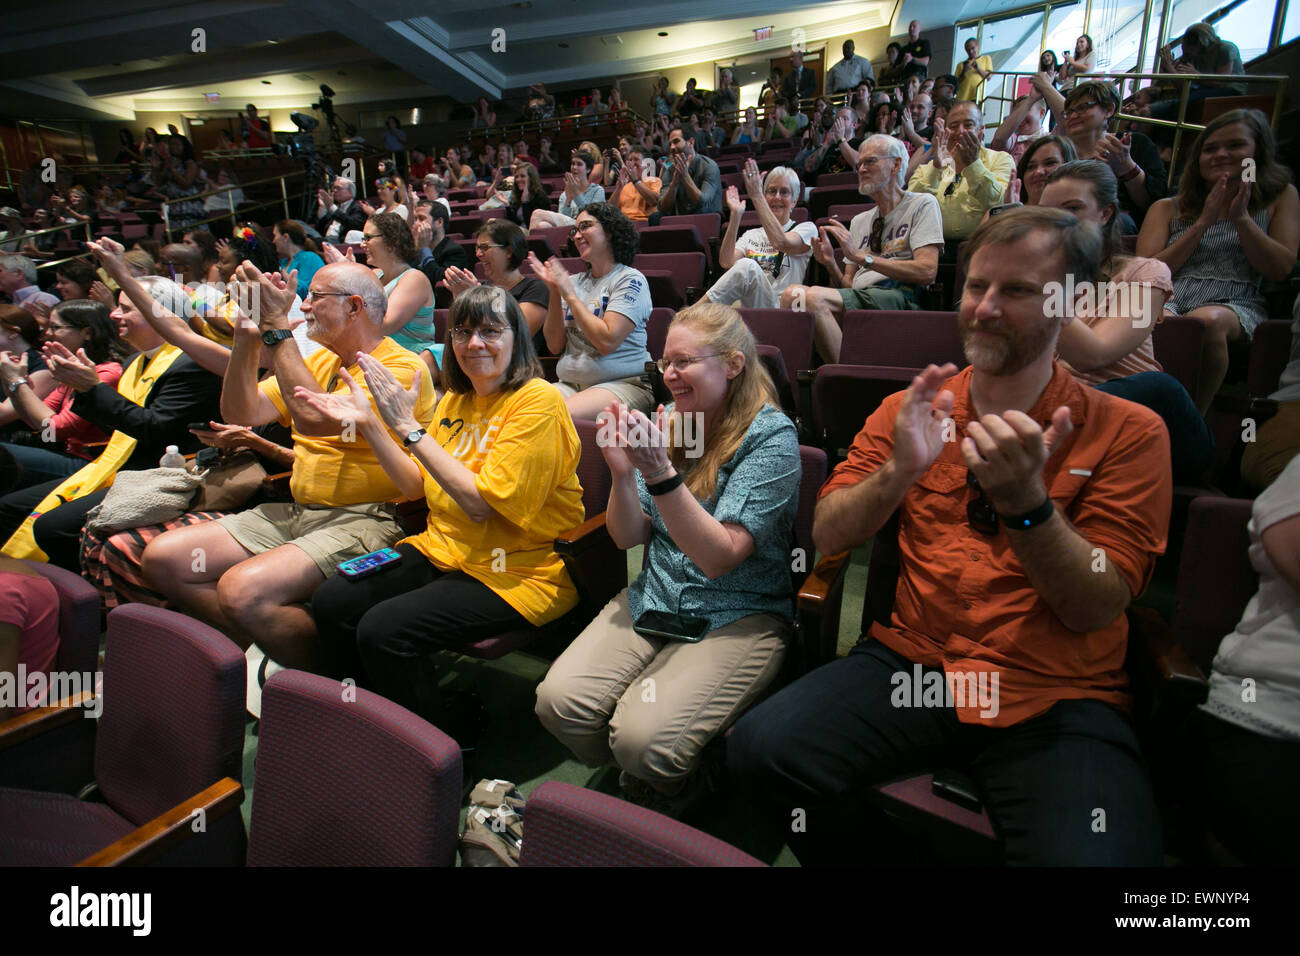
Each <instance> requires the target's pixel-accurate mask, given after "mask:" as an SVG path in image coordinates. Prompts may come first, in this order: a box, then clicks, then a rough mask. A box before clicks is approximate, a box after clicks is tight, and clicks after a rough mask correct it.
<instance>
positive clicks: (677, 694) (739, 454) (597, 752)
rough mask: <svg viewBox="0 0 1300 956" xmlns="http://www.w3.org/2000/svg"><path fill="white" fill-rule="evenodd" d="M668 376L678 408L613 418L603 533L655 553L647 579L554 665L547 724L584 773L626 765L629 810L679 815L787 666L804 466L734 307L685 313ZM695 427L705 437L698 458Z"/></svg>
mask: <svg viewBox="0 0 1300 956" xmlns="http://www.w3.org/2000/svg"><path fill="white" fill-rule="evenodd" d="M660 368H662V369H663V372H664V383H665V385H667V387H668V388H669V390H670V391H671V392H672V393H673V397H674V403H673V405H672V406H671V407H670V408H668V409H663V408H661V409H660V410H659V411H658V413H656V414H655V415H654V416H653V417H652V418H650V419H647V417H646V416H645V415H643V414H641V413H640V412H638V411H635V410H629V409H628V408H627V407H625V406H623V405H622V404H620V403H618V402H613V403H611V404H610V405H608V406H607V407H606V408H605V409H604V410H603V413H602V420H603V422H604V428H605V429H607V430H608V432H609V437H608V438H607V439H606V440H603V441H602V442H601V451H602V452H603V453H604V455H605V460H606V461H607V462H608V463H609V468H610V471H611V472H612V473H613V479H614V483H613V488H612V491H611V493H610V499H609V507H608V510H607V511H606V519H605V520H606V527H607V528H608V529H609V534H610V536H611V537H612V538H613V540H614V543H615V544H617V545H618V546H619V547H621V548H625V549H626V548H632V547H635V546H637V545H643V546H644V547H645V549H646V553H647V555H648V558H647V560H646V564H645V569H644V570H643V571H642V572H641V574H640V575H638V576H637V579H636V580H635V581H634V582H633V583H632V585H631V586H630V587H628V588H627V589H626V590H624V591H622V592H621V593H620V594H619V595H618V597H616V598H615V599H614V600H613V601H611V602H610V603H609V604H607V605H606V606H605V607H604V609H603V610H601V612H600V613H599V614H598V615H597V616H596V619H595V620H594V621H592V623H591V624H590V625H588V627H587V628H586V630H584V631H583V632H582V634H581V635H580V636H579V637H578V638H577V639H576V640H575V641H574V642H573V643H572V644H571V645H570V646H569V648H568V649H567V650H566V651H565V652H564V653H563V654H561V655H560V657H559V658H558V659H557V660H556V662H555V663H554V664H553V665H551V669H550V671H549V672H548V673H547V675H546V679H545V680H544V681H543V682H542V684H541V686H539V687H538V689H537V707H536V712H537V716H538V719H539V720H541V722H542V725H543V726H544V727H546V729H547V730H549V731H550V732H551V733H552V734H553V735H554V736H555V737H556V739H558V740H559V741H560V742H561V743H563V744H564V745H565V746H566V747H567V748H568V749H569V750H570V751H572V752H573V754H574V755H575V756H577V757H578V759H579V760H581V761H582V762H583V763H585V764H587V765H588V766H593V767H597V766H602V765H605V764H609V763H613V764H615V765H616V766H618V767H619V768H620V769H621V770H622V771H623V773H622V774H621V776H620V778H619V782H620V784H621V785H622V787H623V791H624V794H625V796H627V797H628V798H629V799H632V800H634V801H635V802H638V803H642V804H644V805H648V806H652V807H654V808H656V809H659V810H662V811H665V812H668V813H670V814H672V815H679V814H680V813H681V812H682V811H683V810H685V809H686V806H687V805H688V804H690V803H691V802H693V801H694V799H695V798H696V797H698V796H700V795H701V794H702V793H703V792H704V790H703V787H702V783H703V781H702V779H701V778H700V777H698V776H696V769H697V767H698V765H699V760H700V757H701V754H702V753H703V751H704V748H705V747H706V746H707V745H708V743H709V742H710V741H711V740H713V739H714V738H715V737H717V736H718V735H719V734H721V733H723V732H724V731H725V730H726V729H727V727H728V726H729V725H730V723H731V722H732V721H733V720H734V719H735V716H736V715H737V714H739V713H743V712H744V711H745V710H746V708H747V707H748V706H749V705H750V703H751V702H753V701H755V700H756V699H757V698H758V697H759V696H760V695H761V694H762V693H763V690H764V689H765V688H766V687H767V686H768V685H769V684H770V683H771V682H772V681H773V680H774V679H775V677H776V675H777V673H778V672H779V671H780V669H781V662H782V660H783V659H784V657H785V651H786V647H787V644H788V641H789V640H790V635H791V633H792V629H793V624H792V610H793V608H792V601H791V597H792V591H793V589H792V581H791V576H790V555H789V550H788V549H789V542H790V540H791V529H792V526H793V522H794V515H795V507H796V503H797V498H798V489H799V479H800V474H801V468H800V460H799V448H798V438H797V436H796V434H795V429H794V425H793V424H791V422H790V419H789V418H788V417H786V416H785V415H784V414H783V413H782V412H781V410H780V407H779V405H778V402H777V398H776V391H775V389H774V388H773V386H772V382H771V379H770V378H769V377H768V374H767V371H766V369H764V367H763V365H762V363H761V362H760V361H759V360H758V354H757V348H756V346H755V343H754V337H753V335H752V334H751V333H750V331H749V329H748V328H747V327H746V325H745V323H744V321H743V320H742V319H741V317H740V315H739V313H737V312H736V311H735V310H734V309H731V308H727V307H725V306H720V305H712V304H708V305H705V304H700V305H695V306H692V307H691V308H688V309H685V310H683V311H682V312H679V313H677V316H676V317H675V318H674V319H673V323H672V325H671V326H670V327H669V330H668V338H667V341H666V342H665V345H664V357H663V360H662V361H661V362H660ZM688 425H689V426H690V427H692V428H693V429H695V431H694V434H695V435H696V436H702V440H699V439H697V441H696V447H694V448H689V449H688V448H687V447H686V441H685V440H684V439H685V436H686V434H687V432H686V427H687V426H688ZM670 632H677V635H676V637H674V636H673V633H670ZM647 680H649V681H653V682H654V686H655V688H656V693H655V694H653V695H649V696H647V695H646V694H644V693H643V688H644V687H646V686H648V685H647V684H646V681H647Z"/></svg>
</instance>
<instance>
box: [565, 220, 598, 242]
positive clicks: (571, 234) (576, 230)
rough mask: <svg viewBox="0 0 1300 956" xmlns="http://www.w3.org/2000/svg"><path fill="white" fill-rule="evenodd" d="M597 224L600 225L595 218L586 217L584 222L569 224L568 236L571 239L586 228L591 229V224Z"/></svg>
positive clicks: (586, 229)
mask: <svg viewBox="0 0 1300 956" xmlns="http://www.w3.org/2000/svg"><path fill="white" fill-rule="evenodd" d="M598 225H600V223H598V222H597V221H596V220H595V219H588V220H587V221H586V222H580V223H578V224H577V225H575V226H570V227H569V238H570V239H572V238H573V237H574V236H576V235H577V234H578V233H580V232H587V231H588V230H590V229H591V227H592V226H598Z"/></svg>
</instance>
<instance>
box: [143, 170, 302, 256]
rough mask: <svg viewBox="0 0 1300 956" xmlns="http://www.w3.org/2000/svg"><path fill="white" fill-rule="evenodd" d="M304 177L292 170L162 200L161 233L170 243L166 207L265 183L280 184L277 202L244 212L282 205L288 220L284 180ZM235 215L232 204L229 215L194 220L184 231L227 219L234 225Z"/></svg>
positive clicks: (298, 171)
mask: <svg viewBox="0 0 1300 956" xmlns="http://www.w3.org/2000/svg"><path fill="white" fill-rule="evenodd" d="M306 175H307V173H306V170H302V169H295V170H293V171H291V172H287V173H281V174H280V175H278V176H268V177H266V178H265V179H255V180H253V181H252V182H247V183H231V184H230V185H229V186H218V187H217V188H216V189H209V190H208V191H207V192H201V193H196V194H194V195H193V196H181V197H179V198H177V199H164V200H163V201H162V203H161V206H162V219H163V232H164V233H165V234H166V236H167V239H168V241H170V240H171V237H172V228H171V217H170V216H169V215H168V211H167V207H168V206H173V205H176V204H178V203H185V202H196V201H198V200H201V199H206V198H207V197H209V196H216V195H218V194H220V193H224V192H229V191H230V190H232V189H241V190H242V189H244V188H245V187H251V186H262V185H265V184H266V183H274V182H278V183H279V184H280V198H279V199H278V200H269V201H266V202H260V203H255V204H253V205H252V206H245V207H244V211H245V212H247V211H249V210H251V209H263V208H265V207H267V206H274V205H277V204H280V203H282V204H283V205H284V218H286V219H288V218H290V216H289V192H288V189H287V187H286V186H285V180H286V179H289V178H291V177H293V176H302V177H304V178H306ZM304 185H305V184H304ZM235 213H236V210H235V208H234V206H233V204H232V206H231V208H230V212H229V213H225V212H223V213H221V214H220V215H218V216H209V217H207V218H204V219H197V220H195V221H194V222H191V223H188V224H187V225H186V229H192V228H193V227H194V226H200V225H204V224H206V223H209V222H217V221H218V220H221V219H226V218H229V219H230V221H231V223H232V224H233V223H236V222H237V221H238V219H237V217H236V215H235Z"/></svg>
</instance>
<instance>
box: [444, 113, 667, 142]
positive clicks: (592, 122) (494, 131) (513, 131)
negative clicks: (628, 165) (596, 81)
mask: <svg viewBox="0 0 1300 956" xmlns="http://www.w3.org/2000/svg"><path fill="white" fill-rule="evenodd" d="M610 116H611V114H610V113H609V112H608V111H606V112H604V113H602V114H600V117H599V118H596V117H593V116H592V115H591V114H584V113H566V114H565V115H563V116H558V115H557V116H550V117H547V118H546V119H541V120H523V121H520V122H518V123H498V124H497V125H496V126H471V127H469V128H468V129H466V130H465V132H464V134H463V137H462V138H464V139H474V138H476V137H479V136H481V137H484V138H487V137H490V136H501V137H503V138H506V139H510V138H513V137H515V136H521V135H523V134H524V133H529V132H543V131H545V130H548V129H557V128H559V127H560V126H562V125H563V124H564V123H566V122H568V121H573V122H575V123H577V125H578V127H579V128H581V127H582V126H617V125H618V124H619V123H621V122H623V121H624V120H628V121H630V122H632V123H637V122H641V123H647V124H648V123H649V122H650V121H649V120H647V119H646V118H645V117H643V116H641V115H640V114H639V113H637V112H636V110H634V109H632V108H631V107H630V106H624V107H623V108H622V109H620V110H617V111H616V112H615V114H614V116H615V117H616V118H614V119H611V118H610ZM583 120H586V121H587V122H585V123H584V122H583Z"/></svg>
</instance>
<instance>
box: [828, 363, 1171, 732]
mask: <svg viewBox="0 0 1300 956" xmlns="http://www.w3.org/2000/svg"><path fill="white" fill-rule="evenodd" d="M970 382H971V369H970V368H967V369H965V370H964V371H962V372H960V373H958V374H957V375H956V376H954V377H953V378H951V379H949V380H948V381H947V382H945V383H944V386H943V387H944V388H947V389H951V390H952V392H953V395H954V396H955V402H954V404H953V412H952V417H953V420H954V422H955V424H956V427H955V429H954V435H955V438H956V440H955V441H951V442H949V443H948V444H947V445H945V446H944V449H943V451H942V452H940V454H939V457H938V458H937V459H936V460H935V462H934V464H932V465H931V466H930V468H929V469H928V470H927V471H926V472H925V474H923V475H922V476H921V477H920V479H918V480H917V482H916V483H915V484H914V485H913V486H912V487H911V488H910V489H908V491H907V494H906V495H905V496H904V498H903V503H902V506H901V514H900V518H899V552H900V559H901V565H900V567H901V570H900V573H899V579H898V590H897V592H896V593H895V599H894V611H893V617H892V619H891V621H890V625H889V626H888V627H886V626H884V625H882V624H879V623H875V624H873V625H872V627H871V636H872V637H874V638H876V639H877V640H879V641H880V642H882V643H883V644H885V645H887V646H888V647H890V648H892V649H893V650H895V651H897V652H898V653H899V654H902V655H903V656H904V657H906V658H907V659H908V660H911V661H913V662H914V663H919V664H922V665H925V666H927V667H941V668H943V670H944V672H945V674H946V675H949V676H948V680H949V686H950V687H954V688H955V687H956V685H955V684H954V675H975V679H976V680H978V681H982V682H983V683H981V684H979V686H980V687H989V686H996V688H997V696H998V701H997V708H996V710H997V712H996V714H995V715H990V714H989V712H988V709H983V708H981V706H980V704H979V703H978V702H977V701H976V700H974V699H968V700H966V701H965V702H964V705H963V701H962V699H961V696H962V695H959V694H957V693H955V692H954V693H953V695H952V696H953V699H954V703H955V704H956V705H957V706H956V709H957V716H958V719H960V720H961V721H962V722H963V723H983V724H985V725H987V726H994V727H1007V726H1011V725H1012V724H1017V723H1020V722H1021V721H1024V720H1028V719H1029V718H1031V717H1036V716H1037V715H1039V714H1042V713H1044V712H1045V711H1047V710H1048V709H1049V708H1050V707H1051V706H1052V705H1053V704H1054V703H1056V702H1057V701H1058V700H1077V699H1094V700H1101V701H1105V702H1106V703H1108V704H1111V705H1113V706H1116V707H1120V708H1123V709H1128V707H1129V706H1130V700H1129V695H1128V680H1127V678H1126V676H1125V673H1124V653H1125V648H1126V645H1127V638H1128V622H1127V620H1126V618H1125V616H1124V615H1123V614H1120V615H1119V616H1118V617H1116V618H1115V620H1113V621H1111V622H1110V623H1109V624H1107V625H1106V626H1105V627H1103V628H1101V629H1099V630H1096V631H1091V632H1088V633H1079V632H1077V631H1072V630H1070V629H1069V628H1067V627H1066V626H1065V625H1064V624H1062V623H1061V621H1060V620H1059V619H1058V618H1057V616H1056V614H1055V613H1053V611H1052V609H1051V608H1050V607H1049V606H1048V604H1047V602H1046V601H1044V600H1043V598H1042V597H1041V596H1040V595H1039V593H1038V592H1037V591H1036V590H1035V589H1034V586H1033V585H1032V584H1031V583H1030V581H1029V578H1028V577H1027V576H1026V575H1025V572H1024V569H1023V567H1022V566H1021V564H1020V559H1019V558H1018V557H1017V556H1016V552H1015V550H1014V549H1013V548H1012V547H1011V541H1010V539H1009V537H1008V535H1007V533H1006V531H1005V530H1003V529H999V531H998V534H997V535H995V536H992V537H990V536H986V535H983V534H981V533H980V532H978V531H976V530H975V529H974V528H972V527H971V526H970V524H969V522H968V521H967V519H966V505H967V503H968V502H969V501H971V500H972V499H973V498H974V497H975V492H974V491H973V490H971V489H968V488H967V486H966V471H967V469H966V462H965V459H964V458H963V457H962V454H961V447H960V445H961V439H962V438H963V437H964V436H965V434H966V425H967V423H968V422H969V421H970V420H971V418H972V416H973V414H974V409H973V408H972V405H971V399H970ZM902 400H903V393H902V392H898V393H895V394H894V395H891V396H889V397H888V398H886V399H885V401H884V403H883V404H882V405H881V406H880V407H879V408H878V409H876V411H875V412H874V413H872V415H871V417H869V418H868V419H867V421H866V424H865V425H864V426H863V428H862V431H861V432H859V433H858V435H857V437H856V438H855V439H854V441H853V446H852V447H851V448H850V449H849V454H848V458H847V459H846V460H845V461H844V463H843V464H841V465H840V466H839V467H838V468H836V469H835V471H834V473H833V474H832V475H831V477H830V479H829V480H828V481H827V482H826V484H825V485H824V486H823V487H822V490H821V495H826V494H829V493H830V492H831V491H834V490H835V489H837V488H844V487H847V486H849V485H853V484H856V483H857V482H859V481H862V480H863V479H864V478H866V477H867V476H868V475H870V474H871V473H872V472H873V471H875V470H876V469H877V468H879V467H880V466H881V465H882V464H884V463H885V462H886V461H888V460H889V457H890V455H891V454H892V452H893V442H894V418H895V416H896V415H897V414H898V407H899V405H900V404H901V403H902ZM1062 405H1067V406H1069V408H1070V419H1071V421H1072V422H1073V423H1074V430H1073V431H1072V432H1071V433H1070V434H1069V435H1068V436H1067V437H1066V438H1065V440H1064V441H1063V442H1062V443H1061V445H1060V446H1059V447H1058V448H1057V450H1056V451H1055V453H1054V454H1053V455H1052V457H1051V458H1050V459H1049V460H1048V462H1047V464H1046V466H1045V467H1044V469H1043V483H1044V485H1045V486H1046V487H1047V489H1048V493H1049V494H1050V495H1051V497H1052V500H1053V501H1055V502H1056V506H1057V509H1058V510H1059V511H1060V512H1061V513H1062V514H1063V515H1064V516H1065V517H1066V518H1068V519H1069V521H1070V523H1071V524H1073V525H1074V527H1075V529H1076V530H1077V531H1078V532H1079V533H1080V534H1081V535H1082V536H1083V537H1084V538H1085V539H1086V540H1087V541H1088V542H1089V543H1090V544H1091V545H1092V546H1093V547H1094V548H1099V549H1101V550H1100V551H1099V552H1095V554H1094V561H1095V562H1096V561H1101V560H1104V561H1106V562H1108V563H1111V564H1113V565H1114V566H1115V568H1116V569H1117V570H1118V571H1119V572H1120V574H1122V575H1123V576H1124V580H1125V581H1126V582H1128V586H1129V590H1130V591H1131V592H1132V593H1133V595H1134V596H1137V595H1139V594H1141V593H1142V591H1143V590H1144V589H1145V587H1146V585H1147V582H1148V581H1149V579H1150V576H1151V571H1152V568H1153V567H1154V565H1155V559H1156V556H1157V555H1159V554H1162V553H1163V552H1164V550H1165V541H1166V536H1167V534H1168V530H1169V512H1170V508H1171V506H1172V500H1173V478H1172V472H1171V466H1170V461H1169V433H1168V431H1167V430H1166V429H1165V425H1164V422H1163V421H1161V419H1160V418H1159V416H1157V415H1156V414H1155V413H1154V412H1152V411H1151V410H1149V409H1147V408H1144V407H1142V406H1141V405H1136V404H1134V403H1132V402H1128V401H1125V400H1123V399H1119V398H1115V397H1114V396H1112V395H1108V394H1106V393H1104V392H1099V391H1097V390H1096V389H1093V388H1086V387H1083V386H1081V385H1079V384H1078V383H1077V382H1075V381H1074V380H1073V378H1071V376H1070V375H1069V374H1068V373H1067V372H1066V371H1065V369H1063V368H1062V367H1061V366H1060V365H1059V364H1057V365H1056V366H1055V368H1054V371H1053V375H1052V379H1051V381H1050V382H1049V383H1048V385H1047V388H1046V389H1045V390H1044V392H1043V394H1042V395H1041V396H1040V397H1039V399H1038V402H1037V404H1035V405H1034V407H1033V408H1032V409H1031V410H1030V411H1029V417H1030V418H1032V419H1034V421H1036V422H1038V423H1039V424H1040V425H1041V426H1042V427H1043V428H1044V429H1046V428H1047V427H1048V424H1049V423H1050V421H1051V417H1052V412H1053V411H1055V410H1056V409H1057V408H1059V407H1060V406H1062ZM1097 566H1098V567H1100V565H1097ZM994 677H996V678H997V684H996V685H994V684H993V678H994ZM964 680H965V682H966V683H965V686H967V687H972V686H974V685H972V684H970V683H969V681H970V677H964ZM981 714H983V716H981Z"/></svg>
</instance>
